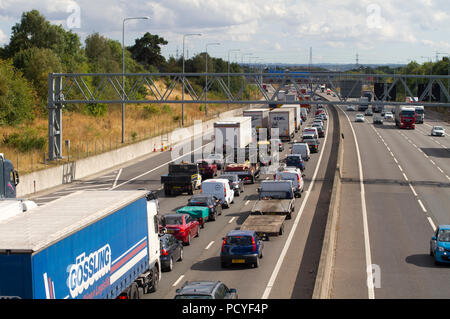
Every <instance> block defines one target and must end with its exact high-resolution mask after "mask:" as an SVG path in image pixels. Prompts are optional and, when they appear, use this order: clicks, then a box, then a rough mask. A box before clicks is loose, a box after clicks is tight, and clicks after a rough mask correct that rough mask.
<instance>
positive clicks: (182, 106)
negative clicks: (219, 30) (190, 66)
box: [181, 33, 201, 126]
mask: <svg viewBox="0 0 450 319" xmlns="http://www.w3.org/2000/svg"><path fill="white" fill-rule="evenodd" d="M194 35H197V36H201V34H200V33H188V34H185V35H183V89H182V90H181V100H182V102H181V126H184V42H185V38H186V37H189V36H194Z"/></svg>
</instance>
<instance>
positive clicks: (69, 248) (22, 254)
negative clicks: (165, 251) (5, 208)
mask: <svg viewBox="0 0 450 319" xmlns="http://www.w3.org/2000/svg"><path fill="white" fill-rule="evenodd" d="M157 213H158V209H157V205H156V202H155V201H154V200H152V199H151V198H150V197H149V196H148V192H147V191H145V190H137V191H134V190H133V191H78V192H75V193H73V194H70V195H67V196H65V197H62V198H60V199H57V200H55V201H53V202H50V203H47V204H45V205H43V206H39V207H36V208H34V209H33V210H32V211H30V212H27V213H24V214H20V215H17V216H14V217H12V218H9V219H8V220H5V221H3V222H1V223H0V296H2V298H25V299H115V298H122V299H124V298H132V299H134V298H139V290H138V288H139V287H141V288H143V292H144V293H148V292H151V291H154V290H156V289H157V287H158V283H159V278H160V242H159V237H158V226H159V225H158V218H157Z"/></svg>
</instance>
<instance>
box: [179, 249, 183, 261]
mask: <svg viewBox="0 0 450 319" xmlns="http://www.w3.org/2000/svg"><path fill="white" fill-rule="evenodd" d="M178 261H183V246H181V248H180V258H178Z"/></svg>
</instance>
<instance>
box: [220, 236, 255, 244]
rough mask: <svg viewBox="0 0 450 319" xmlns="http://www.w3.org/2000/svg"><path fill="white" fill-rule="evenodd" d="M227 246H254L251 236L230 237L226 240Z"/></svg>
mask: <svg viewBox="0 0 450 319" xmlns="http://www.w3.org/2000/svg"><path fill="white" fill-rule="evenodd" d="M226 244H227V245H235V246H248V245H251V244H252V237H251V236H228V237H227V239H226Z"/></svg>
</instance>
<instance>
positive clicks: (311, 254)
mask: <svg viewBox="0 0 450 319" xmlns="http://www.w3.org/2000/svg"><path fill="white" fill-rule="evenodd" d="M328 113H329V120H328V121H326V122H325V123H326V137H325V138H321V139H320V142H321V144H320V147H319V153H316V154H311V159H310V160H309V161H308V162H307V164H306V170H305V172H304V173H305V174H306V176H305V177H304V181H305V187H304V193H303V194H302V197H301V198H297V199H296V204H295V213H294V214H293V217H292V219H291V220H288V221H286V222H285V230H284V234H283V235H282V236H279V237H273V238H271V239H270V240H269V241H265V246H264V258H263V259H262V260H261V264H260V267H259V268H255V269H254V268H250V267H232V268H227V269H222V268H221V266H220V258H219V254H220V248H221V244H222V237H224V236H225V235H226V233H227V232H228V231H230V230H233V229H238V228H239V226H240V225H241V224H242V223H243V222H244V221H245V219H246V217H247V216H248V214H249V212H250V210H251V207H252V205H253V203H254V201H255V200H256V199H257V191H256V189H257V187H259V184H260V182H259V181H258V182H257V183H255V184H253V185H251V184H247V185H246V187H245V192H244V193H242V194H241V196H239V197H235V200H234V203H233V204H232V206H231V207H230V208H229V209H224V210H223V213H222V215H221V216H219V217H218V218H217V220H216V221H211V222H208V223H207V224H206V225H205V228H204V229H201V231H200V236H199V237H198V238H194V239H193V242H192V244H191V245H190V246H185V247H184V259H183V261H181V262H177V263H176V264H175V266H174V269H173V270H172V271H171V272H163V273H162V278H161V281H160V284H159V288H158V291H157V292H155V293H152V294H148V295H143V296H142V295H141V298H168V299H170V298H173V297H174V295H175V290H176V288H179V287H180V286H181V285H182V284H183V283H184V282H185V281H187V280H188V281H192V280H221V281H222V282H224V283H225V284H226V285H227V286H228V287H230V288H236V289H237V291H238V295H239V298H250V299H259V298H271V299H272V298H286V299H289V298H311V297H312V294H313V289H314V283H315V277H316V273H317V268H318V264H319V259H320V252H321V246H322V239H323V235H324V230H325V226H326V218H327V214H328V207H329V202H330V195H331V187H332V182H333V175H334V170H335V167H336V140H337V139H338V135H337V133H336V134H333V132H338V130H335V129H334V126H335V125H336V122H335V117H336V116H337V113H336V112H335V111H334V110H331V111H329V112H328ZM312 118H313V116H312V115H311V114H310V115H309V118H308V121H307V123H311V122H312ZM307 123H304V124H303V125H302V128H303V127H305V125H307ZM300 137H301V130H299V132H298V133H297V134H296V139H298V140H299V139H300ZM195 142H196V143H200V142H201V143H203V146H206V145H208V143H209V142H210V141H191V147H192V148H191V149H194V145H202V144H196V143H195ZM289 146H290V145H289V144H288V143H285V150H284V151H283V152H282V153H280V159H282V158H284V157H285V155H286V154H287V153H288V152H289ZM195 150H196V151H201V148H199V147H197V149H195ZM332 154H333V155H332ZM191 155H192V154H189V155H186V157H183V159H187V160H189V159H190V157H191ZM175 157H178V155H176V156H175ZM330 158H331V159H332V160H330ZM171 160H172V157H171V153H170V152H163V153H161V152H157V153H154V154H151V155H149V156H146V157H145V158H141V159H139V160H136V161H134V162H132V163H128V164H127V165H124V166H121V167H116V168H114V169H112V170H109V171H105V172H102V173H99V174H97V175H96V176H92V177H90V178H88V179H85V180H80V181H76V182H75V183H72V184H69V185H66V186H65V187H60V188H58V189H54V190H53V191H51V192H47V193H46V194H39V196H36V197H34V198H32V199H33V200H34V201H36V202H37V203H38V204H39V205H42V204H45V203H46V202H49V201H52V200H55V199H57V198H59V197H61V196H64V195H67V194H69V193H71V192H74V191H77V190H81V189H105V190H106V189H110V190H112V191H114V190H115V189H118V190H126V189H137V188H147V189H152V190H157V191H158V195H159V204H160V213H162V214H168V213H173V212H175V211H176V210H177V209H178V208H180V207H182V206H184V205H185V204H186V203H187V201H188V199H189V197H190V196H189V195H184V194H183V195H178V196H175V197H165V196H164V194H163V192H162V185H161V183H160V176H161V175H163V174H166V173H167V164H168V163H169V162H170V161H171ZM269 178H272V174H270V175H265V174H262V175H261V176H260V180H264V179H269ZM198 192H199V191H195V193H198Z"/></svg>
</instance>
